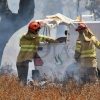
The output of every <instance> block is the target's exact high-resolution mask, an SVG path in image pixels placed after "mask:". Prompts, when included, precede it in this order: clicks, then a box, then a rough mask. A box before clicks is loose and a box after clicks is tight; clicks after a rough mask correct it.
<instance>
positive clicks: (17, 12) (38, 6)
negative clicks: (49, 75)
mask: <svg viewBox="0 0 100 100" xmlns="http://www.w3.org/2000/svg"><path fill="white" fill-rule="evenodd" d="M21 1H23V3H21V5H20V6H19V2H20V0H8V6H9V9H8V13H9V14H6V13H5V11H3V13H2V15H0V16H1V17H0V18H1V22H0V33H2V34H1V35H0V45H1V49H0V56H1V57H2V54H3V58H2V64H3V63H4V61H9V60H10V61H9V62H12V63H14V69H16V67H15V63H16V57H17V54H18V51H19V45H18V43H19V38H20V37H21V35H22V34H23V33H24V32H26V31H27V26H28V23H29V22H30V20H31V21H32V20H38V19H43V18H45V16H46V15H52V14H56V13H61V14H63V15H65V16H67V17H69V18H71V19H75V18H76V1H75V0H66V1H65V0H60V1H59V2H57V3H55V2H56V1H57V0H50V2H51V3H53V4H54V5H53V6H47V5H48V3H49V0H35V1H34V0H29V1H30V2H29V1H28V0H21ZM34 2H35V9H34ZM24 4H25V5H24ZM81 5H85V3H84V2H82V4H81ZM51 8H52V9H51ZM80 12H81V13H82V14H85V13H87V11H86V10H85V8H84V7H83V6H81V7H80ZM0 14H1V12H0ZM25 25H26V26H25ZM58 29H59V30H58V31H57V30H56V29H55V30H52V31H51V36H52V37H54V38H57V37H61V36H64V29H65V27H63V28H62V27H61V28H60V27H58ZM56 32H57V34H55V33H56ZM40 33H41V34H42V33H43V31H41V32H40ZM9 39H10V40H9ZM5 46H6V47H5ZM9 49H10V50H9ZM3 50H4V51H3ZM10 57H11V58H10ZM32 69H34V65H33V64H30V70H32ZM29 74H30V72H29Z"/></svg>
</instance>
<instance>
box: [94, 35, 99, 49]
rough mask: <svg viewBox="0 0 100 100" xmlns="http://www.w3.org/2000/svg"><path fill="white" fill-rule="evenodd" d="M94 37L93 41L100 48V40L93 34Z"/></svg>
mask: <svg viewBox="0 0 100 100" xmlns="http://www.w3.org/2000/svg"><path fill="white" fill-rule="evenodd" d="M92 39H93V42H94V44H95V46H96V47H97V48H98V49H100V41H99V40H98V39H97V38H96V37H95V36H93V37H92Z"/></svg>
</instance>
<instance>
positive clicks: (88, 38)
mask: <svg viewBox="0 0 100 100" xmlns="http://www.w3.org/2000/svg"><path fill="white" fill-rule="evenodd" d="M96 47H97V48H98V49H100V42H99V41H98V39H97V38H96V37H95V36H94V35H93V33H92V32H91V30H90V29H85V30H84V31H82V32H81V33H79V37H78V39H77V41H76V49H75V59H79V58H86V57H87V58H88V57H96Z"/></svg>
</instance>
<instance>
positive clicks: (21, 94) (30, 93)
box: [0, 74, 100, 100]
mask: <svg viewBox="0 0 100 100" xmlns="http://www.w3.org/2000/svg"><path fill="white" fill-rule="evenodd" d="M0 100H100V84H99V82H98V83H91V84H85V85H78V84H77V83H75V82H74V81H73V80H72V79H70V80H69V81H68V82H67V83H66V84H65V85H64V86H62V85H60V84H59V82H58V83H56V85H51V83H46V84H45V88H43V87H40V86H38V83H36V82H31V83H29V84H28V85H27V86H23V85H22V84H21V83H19V82H18V79H17V77H16V76H14V75H13V76H12V77H11V78H10V77H9V75H8V74H5V75H0Z"/></svg>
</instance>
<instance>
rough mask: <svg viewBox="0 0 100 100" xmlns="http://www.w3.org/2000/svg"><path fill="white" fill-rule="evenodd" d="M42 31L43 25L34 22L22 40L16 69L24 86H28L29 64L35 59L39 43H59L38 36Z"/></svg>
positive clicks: (46, 37) (49, 38)
mask: <svg viewBox="0 0 100 100" xmlns="http://www.w3.org/2000/svg"><path fill="white" fill-rule="evenodd" d="M40 29H41V23H40V22H36V21H32V22H31V23H30V24H29V26H28V32H27V33H26V34H24V35H23V36H22V37H21V38H20V44H19V46H20V52H19V54H18V57H17V62H16V67H17V72H18V77H19V79H20V81H22V83H23V84H24V85H26V84H27V75H28V67H29V62H31V61H32V59H33V58H34V56H35V54H36V52H37V50H38V46H39V42H52V43H58V41H57V40H55V39H53V38H51V37H48V36H44V35H40V34H38V32H39V30H40Z"/></svg>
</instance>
